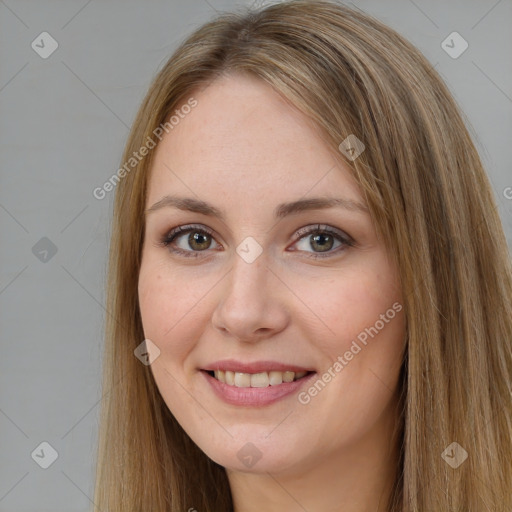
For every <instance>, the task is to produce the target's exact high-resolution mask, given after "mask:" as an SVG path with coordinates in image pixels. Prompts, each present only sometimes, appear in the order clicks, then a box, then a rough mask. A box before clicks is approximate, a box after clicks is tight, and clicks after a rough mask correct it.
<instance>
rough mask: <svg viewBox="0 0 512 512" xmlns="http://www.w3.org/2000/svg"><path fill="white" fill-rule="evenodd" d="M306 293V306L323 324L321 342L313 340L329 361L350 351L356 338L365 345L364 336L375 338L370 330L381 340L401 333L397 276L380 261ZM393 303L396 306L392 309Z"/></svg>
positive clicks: (399, 293) (316, 337)
mask: <svg viewBox="0 0 512 512" xmlns="http://www.w3.org/2000/svg"><path fill="white" fill-rule="evenodd" d="M368 268H370V269H371V270H370V271H369V270H368ZM309 290H310V291H309V296H308V299H309V300H308V305H310V307H311V310H313V311H314V312H315V313H316V315H317V316H318V318H320V319H321V320H322V323H323V326H324V332H325V338H324V340H322V339H321V338H320V339H319V338H318V335H317V336H315V337H314V338H313V339H316V340H318V344H319V345H320V346H321V347H322V349H323V350H322V351H324V352H327V353H328V354H329V356H330V358H331V359H335V358H336V357H337V356H338V355H340V354H343V353H344V352H345V351H346V350H349V348H350V346H351V343H352V341H353V340H355V339H357V338H358V336H359V339H361V340H362V341H364V339H365V333H366V335H367V337H368V339H372V338H371V336H370V335H369V334H368V331H370V332H371V333H373V334H375V331H374V330H373V329H372V327H375V326H376V329H377V330H378V331H379V334H382V335H383V336H382V337H381V338H388V337H391V338H393V337H395V336H397V335H398V336H399V335H400V334H401V333H402V331H403V325H402V320H401V319H397V317H398V316H399V315H398V314H397V311H396V309H400V306H401V292H400V289H399V286H398V284H397V279H396V275H395V273H393V272H392V271H391V270H390V268H389V267H387V266H384V262H381V261H380V260H379V259H377V260H374V261H373V262H372V265H366V267H365V268H364V269H361V270H360V271H358V270H357V269H356V270H354V271H352V272H350V273H347V274H345V275H342V276H340V277H338V278H336V279H331V280H329V281H328V282H326V283H323V284H322V287H321V288H318V291H316V292H313V293H312V292H311V287H309ZM395 303H398V305H397V306H395V309H393V304H395ZM381 315H384V319H383V320H382V316H381ZM381 331H382V332H381ZM388 335H389V336H388Z"/></svg>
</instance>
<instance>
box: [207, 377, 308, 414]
mask: <svg viewBox="0 0 512 512" xmlns="http://www.w3.org/2000/svg"><path fill="white" fill-rule="evenodd" d="M201 373H202V374H203V375H204V376H205V378H206V380H207V381H208V383H209V384H210V386H211V387H212V389H213V391H214V393H215V394H216V395H217V396H218V397H219V398H220V399H222V400H224V402H227V403H228V404H232V405H245V406H250V407H260V406H263V405H269V404H272V403H274V402H277V401H278V400H281V399H282V398H285V397H287V396H289V395H291V394H293V393H295V392H297V391H298V390H299V388H301V387H302V386H303V385H304V384H305V383H306V382H308V381H309V380H310V379H311V377H313V376H314V375H316V373H314V372H313V373H310V374H309V375H306V376H305V377H302V379H299V380H294V381H293V382H283V383H282V384H278V385H277V386H267V387H266V388H238V387H236V386H230V385H229V384H225V383H224V382H221V381H220V380H217V379H216V378H215V377H212V376H211V375H210V374H209V373H208V372H206V371H204V370H202V371H201Z"/></svg>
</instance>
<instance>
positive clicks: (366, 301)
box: [139, 74, 405, 512]
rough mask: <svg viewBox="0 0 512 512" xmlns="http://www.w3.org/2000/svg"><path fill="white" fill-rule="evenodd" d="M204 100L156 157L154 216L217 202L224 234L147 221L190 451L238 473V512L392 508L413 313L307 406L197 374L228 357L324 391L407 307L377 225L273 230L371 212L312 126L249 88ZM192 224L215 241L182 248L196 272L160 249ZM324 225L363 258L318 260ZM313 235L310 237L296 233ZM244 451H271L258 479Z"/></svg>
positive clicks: (214, 221)
mask: <svg viewBox="0 0 512 512" xmlns="http://www.w3.org/2000/svg"><path fill="white" fill-rule="evenodd" d="M193 96H194V98H195V99H197V101H198V105H197V106H196V107H195V108H194V109H193V110H192V112H191V113H190V114H188V115H187V116H185V117H184V119H182V120H181V121H180V123H179V124H178V125H177V126H175V127H174V129H173V130H172V131H170V132H169V133H168V134H166V135H165V137H164V138H163V139H162V141H161V143H160V144H159V146H158V147H157V148H156V149H155V151H156V154H155V160H154V162H153V166H152V172H151V175H150V180H149V188H148V194H147V198H146V199H147V201H146V208H149V207H150V206H152V205H153V204H154V203H156V202H157V201H159V200H160V199H161V198H162V197H163V196H164V195H166V194H173V195H179V196H186V197H193V198H196V199H202V200H204V201H208V202H209V203H212V204H213V205H214V206H216V207H217V208H219V209H221V210H222V211H223V212H224V214H225V217H226V220H225V222H223V221H221V220H219V219H218V218H216V217H212V216H207V215H204V214H200V213H194V212H187V211H183V210H179V209H177V208H173V207H165V208H162V209H159V210H156V211H153V212H150V213H148V214H147V220H146V233H145V239H144V246H143V257H142V264H141V269H140V274H139V301H140V311H141V315H142V321H143V326H144V334H145V337H146V338H149V339H150V340H151V341H152V342H153V343H154V344H155V345H156V346H157V347H158V349H159V350H160V354H159V356H158V357H157V358H156V359H155V360H154V362H153V363H152V364H151V370H152V372H153V375H154V378H155V381H156V384H157V386H158V389H159V391H160V393H161V395H162V397H163V399H164V400H165V402H166V404H167V405H168V407H169V409H170V410H171V411H172V413H173V414H174V416H175V417H176V419H177V420H178V422H179V423H180V424H181V425H182V427H183V428H184V430H185V431H186V432H187V433H188V435H189V436H190V437H191V438H192V439H193V440H194V442H195V443H196V444H197V445H198V446H199V447H200V448H201V449H202V450H203V451H204V452H205V453H206V454H207V455H208V456H209V457H210V458H211V459H213V460H214V461H216V462H217V463H218V464H221V465H222V466H224V467H225V468H226V470H227V474H228V478H229V482H230V486H231V489H232V494H233V499H234V503H235V510H236V512H251V511H261V510H266V511H277V510H279V511H282V510H287V511H292V512H293V511H304V510H308V511H314V510H322V511H325V512H329V511H332V512H333V511H343V512H352V511H353V512H356V511H357V512H364V511H368V512H369V511H372V512H375V511H381V510H385V508H384V505H383V502H384V500H385V498H387V496H388V494H389V492H390V486H391V483H392V481H393V478H394V474H393V472H394V470H395V467H396V463H395V457H396V451H395V444H394V443H392V442H391V437H392V433H393V428H394V427H395V425H396V418H397V409H396V405H397V392H398V376H399V369H400V364H401V361H402V357H403V350H404V333H405V329H404V325H405V324H404V316H403V310H402V311H401V312H399V313H397V314H396V316H395V317H394V318H393V319H392V320H389V322H387V323H386V324H385V327H384V328H382V329H381V330H379V332H378V334H377V335H374V337H373V338H371V337H369V338H368V343H367V345H366V346H363V345H362V350H361V351H360V352H358V353H357V355H355V356H354V357H353V359H352V360H351V361H349V362H348V364H347V365H346V366H344V368H343V370H342V371H339V372H338V373H336V372H334V373H335V377H334V378H332V380H331V382H329V383H328V384H327V385H326V386H325V387H324V388H323V389H322V390H321V391H320V392H319V393H318V394H317V395H316V396H314V397H312V398H311V400H310V401H309V403H307V404H305V405H304V404H301V403H300V402H299V401H298V398H297V394H296V393H295V394H293V395H291V396H288V397H286V398H284V399H282V400H280V401H278V402H276V403H273V404H270V405H266V406H263V407H248V406H237V405H230V404H227V403H225V402H223V401H222V400H221V399H220V398H218V397H217V396H216V395H215V394H214V393H213V391H212V389H211V388H210V386H209V384H208V383H207V381H206V379H205V378H204V375H203V374H202V373H201V372H200V370H199V369H200V368H204V367H205V366H206V365H207V364H208V363H211V362H213V361H217V360H219V359H227V358H234V359H238V360H241V361H256V360H275V361H280V362H285V363H289V364H295V365H299V366H303V367H307V368H313V369H315V370H316V371H317V373H318V375H317V376H315V379H314V380H313V382H314V381H315V380H317V378H318V377H320V376H321V375H322V374H323V373H324V372H326V371H327V370H328V369H329V368H332V366H333V363H334V362H335V361H336V360H337V358H338V356H343V354H345V352H346V351H347V350H348V349H349V348H350V346H351V344H352V341H353V340H355V339H356V337H357V336H358V334H360V333H361V332H362V331H364V330H365V328H369V327H370V326H374V325H375V323H376V321H377V320H379V318H381V317H380V315H382V314H384V313H385V312H386V311H387V310H389V309H390V308H391V307H392V305H393V303H395V302H398V303H399V304H402V296H401V291H400V286H399V274H398V271H397V269H396V268H395V266H394V265H393V263H392V261H391V258H390V257H389V256H388V254H387V252H386V249H385V247H384V244H383V241H382V240H380V239H379V238H378V237H377V234H376V231H375V229H374V225H373V223H372V221H371V217H370V215H369V214H368V213H367V212H359V211H350V210H347V209H341V208H337V207H331V208H327V209H323V210H318V209H317V210H312V211H303V212H300V213H298V214H293V215H290V216H288V217H285V218H282V219H280V220H276V219H275V218H274V217H273V210H274V208H275V207H276V205H278V204H280V203H282V202H285V201H294V200H297V199H302V198H304V197H307V198H309V197H318V196H327V197H344V198H347V199H350V200H353V201H359V202H361V203H363V204H364V201H363V198H362V196H361V194H360V191H359V189H358V187H357V185H356V183H355V181H354V180H353V178H352V177H351V174H350V168H349V167H348V164H346V163H344V161H343V158H340V155H338V156H337V158H336V155H334V153H333V151H332V150H331V149H330V148H329V147H327V146H326V144H325V142H324V141H323V140H322V137H321V136H320V134H319V132H318V131H317V130H316V129H315V127H314V125H313V124H312V123H311V122H310V121H309V120H308V119H307V118H306V117H305V116H304V115H303V114H301V113H300V112H299V111H298V110H296V109H295V108H294V107H292V106H291V105H290V104H289V103H288V102H286V101H285V100H283V99H282V97H281V96H279V95H278V94H277V93H276V92H275V91H274V90H273V89H272V88H271V87H270V86H269V85H267V84H265V83H263V82H261V81H259V80H257V79H255V78H252V77H248V76H245V75H239V74H238V75H227V76H224V77H222V78H220V79H217V80H216V81H215V82H213V83H212V84H210V85H209V86H208V87H207V88H205V89H203V90H201V91H198V92H197V93H196V94H194V95H193ZM341 140H342V139H340V141H341ZM187 224H198V225H200V226H199V227H202V226H205V227H208V228H210V229H211V230H212V231H213V236H212V237H210V236H209V235H204V236H205V237H206V238H203V239H202V240H200V243H199V244H196V245H194V244H193V242H192V245H190V241H189V238H188V237H189V234H190V233H185V234H180V235H178V238H177V239H176V240H175V241H174V246H175V247H176V246H177V247H179V248H181V249H182V250H184V251H189V252H195V253H198V257H197V258H192V257H190V258H187V257H185V256H181V255H178V254H174V253H172V252H170V250H169V247H164V246H162V245H161V244H159V242H160V240H161V239H162V237H164V236H165V235H166V234H167V233H168V232H169V231H170V230H171V229H172V228H174V227H176V226H180V225H187ZM315 224H321V225H322V226H325V225H327V226H331V227H333V228H335V229H338V230H340V231H341V233H342V234H347V235H349V236H350V237H351V238H352V239H353V240H354V241H355V245H354V246H353V247H344V248H343V245H342V242H339V241H337V240H336V239H335V238H334V239H333V242H332V248H330V249H329V250H328V251H327V253H328V254H330V256H327V257H320V258H318V259H314V258H312V257H308V256H311V255H312V256H314V255H316V254H320V256H322V255H324V256H325V255H326V253H325V252H322V251H321V248H319V246H318V245H315V244H314V241H312V238H313V237H312V235H315V234H318V231H314V228H315V227H317V226H315ZM308 226H309V227H311V229H312V232H311V233H309V234H305V235H303V234H301V235H299V236H297V235H296V232H297V230H298V229H300V228H303V227H308ZM320 231H321V230H320ZM246 237H253V238H254V239H255V240H256V241H257V242H258V244H259V245H260V246H261V248H262V250H263V252H262V253H261V254H260V255H259V257H257V258H256V260H255V261H253V262H252V263H248V262H247V261H246V260H244V259H243V258H242V257H240V256H239V255H238V253H237V252H236V248H237V246H239V244H241V242H242V241H244V240H245V239H246ZM329 240H330V239H329ZM208 243H210V245H209V246H208ZM205 247H206V249H204V248H205ZM320 247H321V246H320ZM327 247H331V246H330V245H327ZM339 247H342V248H343V250H340V249H339ZM201 248H203V250H201ZM306 390H307V388H306ZM301 391H303V390H302V389H301ZM248 442H250V443H252V444H253V445H254V446H256V447H257V449H258V450H259V452H260V453H261V458H260V459H259V460H258V461H257V463H255V464H254V465H253V466H252V467H248V466H246V465H245V464H244V463H243V462H242V461H241V460H240V459H239V458H238V457H237V453H238V452H239V450H240V449H241V448H242V447H243V446H244V445H246V443H248Z"/></svg>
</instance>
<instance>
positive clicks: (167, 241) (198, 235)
mask: <svg viewBox="0 0 512 512" xmlns="http://www.w3.org/2000/svg"><path fill="white" fill-rule="evenodd" d="M186 234H188V237H186V239H184V240H183V241H182V243H181V247H179V246H178V247H176V246H175V244H176V240H178V241H179V239H180V238H185V235H186ZM212 240H213V233H212V232H211V231H210V230H209V229H208V228H206V227H200V226H191V225H187V226H178V227H176V228H174V229H171V231H169V232H168V233H167V234H166V235H164V237H163V238H162V239H161V240H160V245H162V246H164V247H168V248H169V250H170V251H171V252H174V253H176V254H180V255H182V256H185V257H192V258H196V257H198V256H200V254H199V253H200V252H202V251H205V250H207V249H209V248H210V246H211V241H212ZM187 246H188V248H187ZM189 248H192V250H190V249H189Z"/></svg>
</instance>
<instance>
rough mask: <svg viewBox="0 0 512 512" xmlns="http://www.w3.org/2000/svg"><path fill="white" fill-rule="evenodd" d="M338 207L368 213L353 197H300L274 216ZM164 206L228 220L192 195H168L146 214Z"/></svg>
mask: <svg viewBox="0 0 512 512" xmlns="http://www.w3.org/2000/svg"><path fill="white" fill-rule="evenodd" d="M332 207H338V208H343V209H345V210H349V211H354V212H359V213H368V208H367V207H366V206H365V205H363V204H362V203H359V202H358V201H353V200H351V199H345V198H338V197H312V198H308V199H299V200H297V201H292V202H289V203H281V204H279V205H278V206H277V207H276V208H275V209H274V217H275V218H276V219H281V218H283V217H286V216H288V215H293V214H298V213H300V212H304V211H309V210H323V209H326V208H332ZM162 208H178V209H180V210H185V211H190V212H195V213H200V214H202V215H208V216H212V217H217V218H219V219H220V220H222V221H223V222H225V221H226V218H225V215H224V212H222V211H221V210H219V209H218V208H216V207H215V206H213V205H212V204H210V203H207V202H206V201H202V200H199V199H194V198H192V197H178V196H169V195H166V196H164V197H162V199H160V200H159V201H157V202H156V203H155V204H154V205H153V206H151V207H150V208H148V209H147V210H146V211H145V214H146V215H147V214H149V213H151V212H155V211H157V210H160V209H162Z"/></svg>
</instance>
